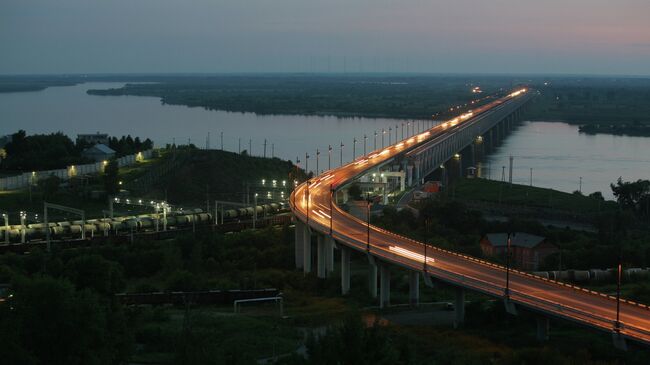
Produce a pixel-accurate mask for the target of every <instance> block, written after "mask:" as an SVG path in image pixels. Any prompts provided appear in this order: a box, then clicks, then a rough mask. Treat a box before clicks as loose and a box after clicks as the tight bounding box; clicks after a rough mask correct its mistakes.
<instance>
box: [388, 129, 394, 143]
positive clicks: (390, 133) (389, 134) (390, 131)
mask: <svg viewBox="0 0 650 365" xmlns="http://www.w3.org/2000/svg"><path fill="white" fill-rule="evenodd" d="M392 135H393V127H388V145H389V146H390V145H391V144H392V143H390V139H391V136H392Z"/></svg>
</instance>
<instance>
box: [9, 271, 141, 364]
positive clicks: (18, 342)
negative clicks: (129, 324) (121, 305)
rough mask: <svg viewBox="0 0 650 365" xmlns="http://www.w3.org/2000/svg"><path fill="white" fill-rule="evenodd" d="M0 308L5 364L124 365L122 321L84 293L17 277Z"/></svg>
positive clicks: (126, 341) (125, 342)
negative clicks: (116, 364) (112, 364)
mask: <svg viewBox="0 0 650 365" xmlns="http://www.w3.org/2000/svg"><path fill="white" fill-rule="evenodd" d="M13 289H14V290H13V291H14V292H13V294H14V296H13V298H11V300H10V303H4V304H0V339H1V341H0V353H2V361H3V363H7V364H111V363H120V362H124V361H125V360H126V359H127V357H128V352H129V351H124V349H125V348H126V347H130V346H128V345H129V343H130V336H128V335H127V334H126V333H124V332H123V330H124V328H126V327H125V326H124V317H122V316H121V315H120V314H119V313H120V312H119V311H118V310H114V309H113V308H111V306H110V305H108V304H106V303H104V302H102V301H101V300H100V299H99V298H98V297H97V295H96V294H94V293H93V292H92V291H90V290H82V291H76V290H75V289H74V288H73V287H72V285H70V283H68V282H67V281H64V280H57V279H54V278H50V277H42V278H41V277H36V278H34V279H29V278H24V277H18V278H16V280H15V281H14V283H13Z"/></svg>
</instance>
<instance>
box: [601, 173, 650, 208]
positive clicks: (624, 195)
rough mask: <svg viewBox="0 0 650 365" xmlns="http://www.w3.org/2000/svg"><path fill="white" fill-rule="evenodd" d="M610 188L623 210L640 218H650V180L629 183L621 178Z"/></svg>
mask: <svg viewBox="0 0 650 365" xmlns="http://www.w3.org/2000/svg"><path fill="white" fill-rule="evenodd" d="M610 187H611V188H612V192H613V193H614V196H615V197H616V201H617V202H618V204H619V205H621V207H622V208H624V209H629V210H631V211H633V212H634V213H635V214H638V215H640V216H650V180H641V179H639V180H637V181H633V182H627V181H623V179H621V178H620V177H619V178H618V181H617V182H616V185H614V184H610Z"/></svg>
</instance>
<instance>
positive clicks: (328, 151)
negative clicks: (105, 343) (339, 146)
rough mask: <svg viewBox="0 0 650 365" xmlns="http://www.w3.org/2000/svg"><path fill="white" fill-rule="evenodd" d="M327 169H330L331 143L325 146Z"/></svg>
mask: <svg viewBox="0 0 650 365" xmlns="http://www.w3.org/2000/svg"><path fill="white" fill-rule="evenodd" d="M327 154H328V155H327V169H328V170H331V169H332V145H331V144H330V145H328V146H327Z"/></svg>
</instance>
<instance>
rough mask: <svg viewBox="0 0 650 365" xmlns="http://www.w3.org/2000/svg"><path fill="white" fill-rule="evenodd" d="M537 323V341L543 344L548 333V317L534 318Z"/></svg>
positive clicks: (546, 339)
mask: <svg viewBox="0 0 650 365" xmlns="http://www.w3.org/2000/svg"><path fill="white" fill-rule="evenodd" d="M536 321H537V334H536V337H537V341H539V342H544V341H548V331H549V329H550V322H549V319H548V317H543V316H539V317H537V318H536Z"/></svg>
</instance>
